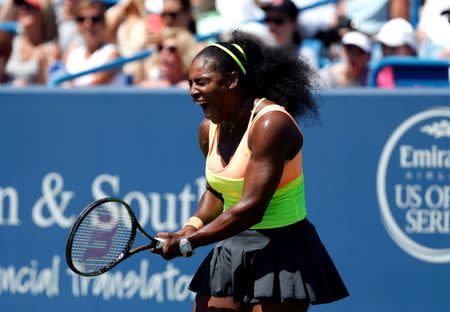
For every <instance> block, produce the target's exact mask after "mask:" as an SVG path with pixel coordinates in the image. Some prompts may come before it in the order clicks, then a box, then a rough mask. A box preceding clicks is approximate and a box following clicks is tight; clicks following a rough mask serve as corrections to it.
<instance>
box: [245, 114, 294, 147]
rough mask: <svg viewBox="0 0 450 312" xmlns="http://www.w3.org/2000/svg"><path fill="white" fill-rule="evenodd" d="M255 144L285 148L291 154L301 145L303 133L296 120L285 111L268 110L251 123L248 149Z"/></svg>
mask: <svg viewBox="0 0 450 312" xmlns="http://www.w3.org/2000/svg"><path fill="white" fill-rule="evenodd" d="M254 145H257V146H266V147H269V146H272V145H273V146H274V147H276V148H283V149H286V152H287V153H288V154H289V155H291V154H292V153H296V151H298V150H299V149H300V148H301V146H302V145H303V135H302V133H301V132H300V129H299V127H298V125H297V124H296V122H295V121H294V120H293V118H291V116H290V115H288V114H287V113H286V112H282V111H279V110H274V111H269V112H266V113H264V114H263V115H262V116H261V117H259V118H258V119H257V120H256V121H255V124H254V125H253V129H252V134H251V141H250V149H251V150H253V147H254Z"/></svg>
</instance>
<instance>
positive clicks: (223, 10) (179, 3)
mask: <svg viewBox="0 0 450 312" xmlns="http://www.w3.org/2000/svg"><path fill="white" fill-rule="evenodd" d="M412 13H416V14H417V18H416V19H414V14H412ZM449 21H450V0H424V1H413V0H336V1H324V0H239V1H232V0H118V1H117V0H0V85H10V86H15V87H21V86H29V85H48V84H49V82H50V81H51V80H54V79H55V78H58V77H62V76H64V75H67V74H76V73H79V72H82V71H86V70H89V69H92V68H96V67H98V66H102V65H105V64H108V63H110V62H111V61H114V60H117V59H118V58H130V57H133V56H135V55H137V54H139V53H142V52H144V51H148V53H147V54H145V55H144V56H145V57H144V56H143V57H141V58H139V59H137V60H134V61H132V62H127V63H125V64H124V65H123V66H121V67H117V68H108V69H107V70H102V71H97V72H92V73H88V74H86V75H82V76H80V77H77V78H75V79H70V80H67V81H65V82H63V83H62V84H61V86H62V87H67V88H69V87H87V86H95V85H108V86H113V85H114V86H117V85H132V86H135V87H141V88H166V87H175V88H187V82H186V79H187V73H188V68H189V65H190V63H191V61H192V59H193V57H194V56H195V54H196V53H197V52H198V51H199V50H200V49H201V48H203V47H204V46H206V45H207V44H209V43H210V42H213V41H217V40H221V39H224V38H226V36H227V35H229V34H230V33H231V32H232V31H233V30H234V29H240V30H241V31H244V32H247V33H249V34H250V35H252V36H255V37H256V38H258V39H259V40H261V41H263V42H265V43H266V44H269V45H280V46H283V47H285V48H286V49H288V50H290V51H291V52H292V53H295V54H296V55H298V57H301V58H303V59H304V60H306V61H307V62H308V63H309V64H310V66H312V67H313V68H315V69H316V71H317V73H318V75H317V77H318V82H319V84H320V85H322V86H323V87H327V88H342V87H355V86H366V85H367V83H368V75H369V72H370V69H371V66H372V65H373V64H374V63H376V62H378V61H380V60H381V59H383V58H385V57H388V56H401V57H406V58H407V57H409V58H417V59H443V60H448V59H450V23H449ZM393 77H394V69H393V68H390V67H386V68H384V69H383V70H382V71H380V73H379V74H378V76H377V85H378V86H380V87H385V88H392V87H395V81H394V79H393Z"/></svg>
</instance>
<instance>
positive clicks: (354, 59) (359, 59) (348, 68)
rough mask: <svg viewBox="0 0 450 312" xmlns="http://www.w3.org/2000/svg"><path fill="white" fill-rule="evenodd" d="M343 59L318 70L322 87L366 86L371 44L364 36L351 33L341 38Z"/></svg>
mask: <svg viewBox="0 0 450 312" xmlns="http://www.w3.org/2000/svg"><path fill="white" fill-rule="evenodd" d="M342 44H343V47H344V58H343V60H342V61H341V62H339V63H337V64H333V65H331V66H329V67H326V68H323V69H322V70H320V72H319V74H320V76H321V78H322V83H323V86H324V87H326V88H342V87H354V86H367V79H368V67H369V66H368V64H369V60H370V53H371V43H370V39H369V37H367V36H366V35H364V34H362V33H360V32H356V31H351V32H348V33H346V34H345V35H344V36H343V37H342Z"/></svg>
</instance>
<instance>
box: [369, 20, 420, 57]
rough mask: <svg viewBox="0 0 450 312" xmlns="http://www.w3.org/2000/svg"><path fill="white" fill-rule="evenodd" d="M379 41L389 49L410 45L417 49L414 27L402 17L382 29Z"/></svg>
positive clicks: (390, 21)
mask: <svg viewBox="0 0 450 312" xmlns="http://www.w3.org/2000/svg"><path fill="white" fill-rule="evenodd" d="M376 38H377V40H378V41H379V42H381V43H382V44H385V45H387V46H389V47H400V46H402V45H405V44H407V45H409V46H410V47H411V48H414V49H415V48H416V38H415V35H414V28H413V27H412V25H411V24H410V23H409V22H408V21H406V20H405V19H403V18H401V17H397V18H393V19H391V20H389V21H388V22H386V23H385V24H384V25H383V27H381V29H380V31H379V33H378V35H377V36H376Z"/></svg>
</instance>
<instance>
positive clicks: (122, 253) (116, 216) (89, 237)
mask: <svg viewBox="0 0 450 312" xmlns="http://www.w3.org/2000/svg"><path fill="white" fill-rule="evenodd" d="M136 229H138V230H139V231H140V232H141V233H142V234H143V235H144V236H145V237H147V238H148V239H149V240H150V244H148V245H144V246H140V247H136V248H134V249H131V247H132V246H133V243H134V239H135V237H136ZM163 246H164V240H162V239H159V238H153V237H151V236H150V235H149V234H148V233H147V232H145V231H144V229H143V228H142V227H141V225H140V224H139V223H138V221H137V219H136V216H135V215H134V213H133V211H132V209H131V207H130V206H129V205H128V204H127V203H125V202H124V201H122V200H120V199H118V198H112V197H109V198H103V199H99V200H97V201H95V202H93V203H91V204H89V205H88V206H87V207H86V208H85V209H84V210H83V211H82V212H81V214H80V216H79V217H78V219H77V221H76V222H75V224H74V225H73V227H72V230H71V231H70V234H69V238H68V240H67V246H66V259H67V264H68V265H69V267H70V269H71V270H72V271H74V272H75V273H77V274H79V275H83V276H95V275H99V274H102V273H104V272H106V271H108V270H110V269H111V268H113V267H114V266H116V265H117V264H119V263H120V262H122V261H123V260H125V259H126V258H128V257H130V256H131V255H134V254H135V253H137V252H140V251H142V250H146V249H150V248H156V249H159V248H162V247H163Z"/></svg>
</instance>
